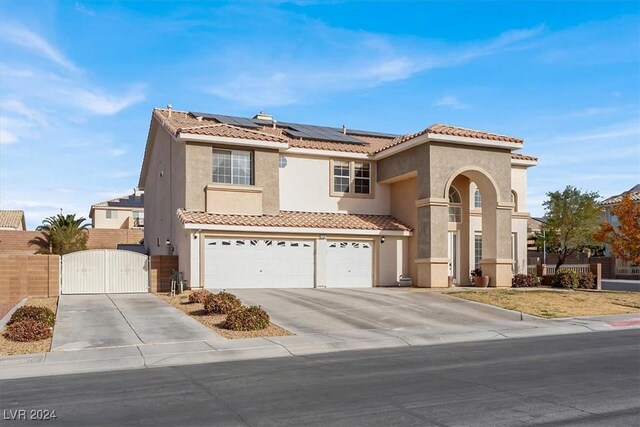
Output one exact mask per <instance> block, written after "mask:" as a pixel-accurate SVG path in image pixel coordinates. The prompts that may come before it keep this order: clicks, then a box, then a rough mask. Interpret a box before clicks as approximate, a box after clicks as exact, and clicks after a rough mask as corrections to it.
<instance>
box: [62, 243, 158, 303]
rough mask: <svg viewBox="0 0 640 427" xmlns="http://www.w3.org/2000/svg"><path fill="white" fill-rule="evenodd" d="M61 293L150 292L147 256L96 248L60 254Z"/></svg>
mask: <svg viewBox="0 0 640 427" xmlns="http://www.w3.org/2000/svg"><path fill="white" fill-rule="evenodd" d="M61 274H62V288H61V293H62V294H102V293H140V292H149V257H148V256H147V255H143V254H139V253H136V252H131V251H124V250H115V249H96V250H89V251H80V252H73V253H70V254H67V255H63V256H62V270H61Z"/></svg>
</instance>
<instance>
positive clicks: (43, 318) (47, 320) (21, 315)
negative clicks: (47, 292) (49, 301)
mask: <svg viewBox="0 0 640 427" xmlns="http://www.w3.org/2000/svg"><path fill="white" fill-rule="evenodd" d="M22 320H35V321H36V322H42V323H44V324H45V325H47V326H49V327H53V325H54V323H55V322H56V315H55V313H54V312H53V311H51V309H50V308H47V307H36V306H32V305H25V306H23V307H20V308H19V309H17V310H16V311H15V312H14V313H13V315H12V316H11V319H9V322H8V323H7V324H8V325H11V324H12V323H16V322H20V321H22Z"/></svg>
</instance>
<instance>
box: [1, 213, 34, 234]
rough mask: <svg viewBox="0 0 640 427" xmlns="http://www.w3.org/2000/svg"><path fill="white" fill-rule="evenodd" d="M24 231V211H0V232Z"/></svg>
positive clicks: (25, 227) (25, 226)
mask: <svg viewBox="0 0 640 427" xmlns="http://www.w3.org/2000/svg"><path fill="white" fill-rule="evenodd" d="M26 229H27V225H26V222H25V219H24V211H18V210H0V230H17V231H24V230H26Z"/></svg>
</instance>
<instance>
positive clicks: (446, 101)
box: [433, 95, 469, 110]
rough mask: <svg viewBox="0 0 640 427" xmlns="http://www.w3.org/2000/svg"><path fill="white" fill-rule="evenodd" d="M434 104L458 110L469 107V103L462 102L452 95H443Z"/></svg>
mask: <svg viewBox="0 0 640 427" xmlns="http://www.w3.org/2000/svg"><path fill="white" fill-rule="evenodd" d="M433 105H435V106H437V107H449V108H454V109H457V110H463V109H466V108H469V106H468V105H467V104H465V103H463V102H461V101H460V100H459V99H458V98H457V97H455V96H450V95H448V96H443V97H442V98H440V99H439V100H438V101H436V102H435V103H434V104H433Z"/></svg>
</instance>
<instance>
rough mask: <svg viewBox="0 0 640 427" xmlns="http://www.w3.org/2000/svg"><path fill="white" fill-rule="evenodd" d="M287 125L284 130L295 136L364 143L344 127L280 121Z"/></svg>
mask: <svg viewBox="0 0 640 427" xmlns="http://www.w3.org/2000/svg"><path fill="white" fill-rule="evenodd" d="M280 125H281V126H285V127H286V128H285V129H284V131H285V132H286V133H287V134H289V135H291V136H294V137H299V138H308V139H317V140H321V141H333V142H346V143H350V144H364V142H363V141H361V140H359V139H357V138H354V137H353V136H350V135H345V134H343V133H342V129H337V128H331V127H327V126H313V125H301V124H298V123H280Z"/></svg>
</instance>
